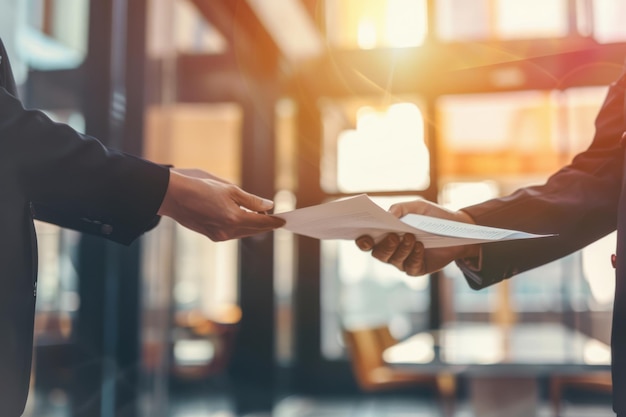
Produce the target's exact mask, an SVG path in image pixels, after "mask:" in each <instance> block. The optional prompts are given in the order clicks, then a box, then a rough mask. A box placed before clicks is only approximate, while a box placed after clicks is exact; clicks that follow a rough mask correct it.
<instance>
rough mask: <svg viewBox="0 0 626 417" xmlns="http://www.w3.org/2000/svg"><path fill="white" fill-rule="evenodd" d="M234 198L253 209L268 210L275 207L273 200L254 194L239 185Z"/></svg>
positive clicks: (238, 202) (240, 203)
mask: <svg viewBox="0 0 626 417" xmlns="http://www.w3.org/2000/svg"><path fill="white" fill-rule="evenodd" d="M232 198H233V200H234V201H235V203H237V204H239V205H240V206H241V207H244V208H247V209H248V210H252V211H257V212H262V211H268V210H270V209H271V208H272V207H274V202H273V201H271V200H267V199H265V198H261V197H259V196H257V195H254V194H250V193H248V192H246V191H244V190H242V189H241V188H239V187H237V188H235V192H234V193H233V195H232Z"/></svg>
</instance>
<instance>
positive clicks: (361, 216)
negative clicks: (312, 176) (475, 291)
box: [274, 194, 546, 248]
mask: <svg viewBox="0 0 626 417" xmlns="http://www.w3.org/2000/svg"><path fill="white" fill-rule="evenodd" d="M274 216H277V217H280V218H283V219H285V220H286V222H287V223H286V224H285V226H284V228H285V229H287V230H290V231H292V232H294V233H297V234H300V235H304V236H309V237H313V238H316V239H346V240H354V239H356V238H357V237H359V236H363V235H370V236H372V237H373V238H374V239H375V240H379V239H381V238H382V237H383V236H385V235H386V234H387V233H390V232H395V233H399V234H403V233H412V234H414V235H415V236H416V238H417V239H418V240H420V241H421V242H422V243H423V244H424V246H425V247H427V248H438V247H446V246H456V245H466V244H471V243H484V242H493V241H498V240H511V239H528V238H538V237H544V236H546V235H535V234H531V233H525V232H520V231H517V230H507V229H498V228H493V227H485V226H477V225H472V224H466V223H459V222H454V221H450V220H443V219H439V218H436V217H428V216H422V215H417V214H408V215H406V216H404V217H403V218H402V219H398V218H396V217H395V216H393V215H392V214H390V213H388V212H387V211H386V210H385V209H383V208H382V207H380V206H379V205H377V204H376V203H374V202H373V201H372V200H371V199H370V198H369V197H368V196H367V195H365V194H362V195H359V196H356V197H351V198H347V199H344V200H338V201H332V202H330V203H325V204H319V205H316V206H311V207H305V208H301V209H297V210H293V211H289V212H285V213H278V214H274Z"/></svg>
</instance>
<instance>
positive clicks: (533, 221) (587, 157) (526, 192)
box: [457, 73, 626, 289]
mask: <svg viewBox="0 0 626 417" xmlns="http://www.w3.org/2000/svg"><path fill="white" fill-rule="evenodd" d="M625 86H626V74H625V73H623V74H622V76H621V77H620V78H619V79H618V81H616V82H614V83H612V84H611V85H610V87H609V91H608V94H607V96H606V98H605V101H604V103H603V105H602V108H601V109H600V112H599V113H598V116H597V118H596V121H595V128H596V130H595V135H594V138H593V141H592V143H591V145H590V147H589V148H588V149H587V150H586V151H584V152H582V153H581V154H579V155H577V156H576V157H575V158H574V160H573V161H572V163H571V164H569V165H568V166H566V167H564V168H562V169H561V170H559V171H558V172H557V173H555V174H554V175H552V176H551V177H550V178H549V179H548V181H547V182H546V183H545V184H543V185H541V186H535V187H527V188H522V189H519V190H517V191H516V192H514V193H513V194H511V195H509V196H506V197H503V198H497V199H493V200H489V201H487V202H485V203H481V204H478V205H475V206H471V207H467V208H465V209H464V211H466V212H467V213H468V214H469V215H470V216H471V217H472V218H473V219H474V220H475V221H476V223H477V224H480V225H485V226H494V227H502V228H509V229H518V230H523V231H527V232H531V233H538V234H553V233H554V234H557V235H558V236H556V237H549V238H541V239H530V240H520V241H510V242H501V243H488V244H484V245H483V246H482V262H481V267H480V270H478V271H477V270H475V269H473V268H470V267H468V265H467V263H466V262H463V261H458V262H457V265H459V266H460V267H461V270H462V271H463V272H464V275H465V277H466V279H467V282H468V284H469V285H470V287H472V288H474V289H481V288H485V287H487V286H489V285H492V284H495V283H497V282H500V281H502V280H504V279H507V278H510V277H512V276H514V275H516V274H518V273H521V272H524V271H527V270H529V269H532V268H535V267H537V266H540V265H543V264H546V263H548V262H551V261H553V260H556V259H558V258H561V257H563V256H565V255H567V254H570V253H572V252H575V251H576V250H579V249H582V248H583V247H585V246H586V245H588V244H589V243H591V242H593V241H595V240H597V239H600V238H601V237H603V236H605V235H607V234H608V233H610V232H612V231H614V230H615V229H616V227H617V211H618V205H619V198H620V194H621V189H622V175H623V164H624V144H623V142H624V140H623V139H622V135H623V133H624V89H625Z"/></svg>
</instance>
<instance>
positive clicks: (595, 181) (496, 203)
mask: <svg viewBox="0 0 626 417" xmlns="http://www.w3.org/2000/svg"><path fill="white" fill-rule="evenodd" d="M625 91H626V71H624V72H623V73H622V75H621V76H620V77H619V78H618V79H617V81H615V82H613V83H612V84H611V85H610V88H609V91H608V93H607V96H606V98H605V101H604V103H603V105H602V108H601V109H600V111H599V113H598V115H597V117H596V121H595V128H596V130H595V135H594V138H593V141H592V143H591V145H590V146H589V148H588V149H587V150H585V151H584V152H582V153H580V154H578V155H577V156H576V157H575V158H574V159H573V161H572V162H571V163H570V164H569V165H567V166H565V167H563V168H562V169H560V170H559V171H558V172H556V173H555V174H553V175H552V176H551V177H550V178H549V179H548V180H547V182H546V183H545V184H543V185H540V186H533V187H527V188H521V189H519V190H517V191H515V192H514V193H512V194H511V195H509V196H506V197H502V198H496V199H492V200H489V201H486V202H484V203H481V204H477V205H474V206H471V207H466V208H463V209H461V210H459V211H449V210H446V209H445V208H443V207H441V206H439V205H437V204H434V203H431V202H428V201H425V200H417V201H411V202H406V203H400V204H396V205H394V206H392V207H391V208H390V210H389V211H390V212H391V213H393V214H394V215H396V216H398V217H402V216H403V215H405V214H408V213H417V214H425V215H429V216H434V217H440V218H445V219H450V220H455V221H460V222H465V223H474V224H479V225H484V226H493V227H501V228H507V229H516V230H523V231H527V232H531V233H537V234H556V236H554V237H547V238H541V239H530V240H520V241H509V242H499V243H488V244H482V245H467V246H457V247H451V248H441V249H426V250H425V249H424V247H423V246H422V244H421V243H420V242H416V241H415V238H414V237H413V235H404V236H399V235H397V234H389V235H387V236H385V238H384V239H383V240H381V241H380V242H378V243H375V242H374V240H373V239H372V238H371V237H370V236H362V237H360V238H358V239H357V240H356V244H357V246H358V247H359V248H360V249H362V250H364V251H371V253H372V256H374V257H375V258H376V259H379V260H381V261H383V262H386V263H389V264H392V265H395V266H396V267H397V268H399V269H400V270H402V271H405V272H406V273H407V274H409V275H412V276H418V275H423V274H427V273H430V272H434V271H437V270H439V269H441V268H443V267H444V266H446V265H447V264H449V263H450V262H452V261H456V263H457V265H458V266H459V267H460V268H461V270H462V271H463V273H464V276H465V278H466V280H467V282H468V284H469V285H470V286H471V287H472V288H474V289H482V288H485V287H487V286H490V285H493V284H495V283H497V282H500V281H502V280H504V279H508V278H510V277H512V276H514V275H516V274H519V273H521V272H524V271H527V270H529V269H531V268H535V267H537V266H540V265H543V264H545V263H548V262H550V261H553V260H556V259H558V258H561V257H563V256H565V255H568V254H570V253H572V252H574V251H577V250H579V249H582V248H584V247H585V246H586V245H588V244H590V243H591V242H594V241H595V240H598V239H600V238H601V237H603V236H605V235H607V234H609V233H610V232H612V231H614V230H616V229H617V232H618V238H617V240H618V243H617V248H616V253H617V255H616V256H613V259H612V260H610V258H609V256H608V254H607V262H610V261H612V262H613V266H614V267H615V268H616V278H617V284H616V289H615V299H614V309H613V327H612V336H611V348H612V375H613V393H614V395H613V409H614V410H615V411H616V412H617V413H618V415H619V416H620V417H626V396H624V395H623V394H624V393H626V332H625V331H624V330H623V329H621V326H624V323H626V240H625V239H626V190H625V189H624V187H625V184H626V182H625V176H626V172H625V170H624V168H625V167H624V159H625V149H626V106H625V102H626V93H625Z"/></svg>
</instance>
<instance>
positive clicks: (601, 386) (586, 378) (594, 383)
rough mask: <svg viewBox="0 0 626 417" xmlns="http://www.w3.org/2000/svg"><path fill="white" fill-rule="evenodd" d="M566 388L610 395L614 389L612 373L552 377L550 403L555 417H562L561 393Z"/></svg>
mask: <svg viewBox="0 0 626 417" xmlns="http://www.w3.org/2000/svg"><path fill="white" fill-rule="evenodd" d="M565 387H576V388H582V389H590V390H594V391H602V392H607V393H610V392H611V391H612V389H613V384H612V381H611V372H609V371H606V372H597V373H589V374H582V375H557V376H552V377H550V402H551V403H552V410H553V411H554V416H555V417H558V416H560V412H561V393H562V392H563V389H564V388H565Z"/></svg>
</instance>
